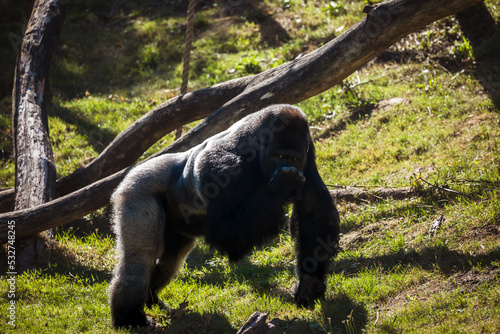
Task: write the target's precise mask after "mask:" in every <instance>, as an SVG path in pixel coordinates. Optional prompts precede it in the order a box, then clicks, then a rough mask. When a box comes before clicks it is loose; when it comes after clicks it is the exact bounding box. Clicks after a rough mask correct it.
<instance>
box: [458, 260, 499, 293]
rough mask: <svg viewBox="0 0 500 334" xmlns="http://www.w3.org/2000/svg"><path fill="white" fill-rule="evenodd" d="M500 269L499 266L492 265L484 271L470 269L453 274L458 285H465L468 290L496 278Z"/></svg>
mask: <svg viewBox="0 0 500 334" xmlns="http://www.w3.org/2000/svg"><path fill="white" fill-rule="evenodd" d="M499 271H500V268H499V267H497V266H494V265H491V266H489V267H488V268H486V269H484V270H482V271H477V270H469V271H466V272H459V273H456V274H455V275H453V276H452V278H453V279H454V280H455V282H456V284H457V285H458V286H461V287H465V288H467V290H473V289H475V288H476V287H477V286H479V285H480V284H482V283H485V282H488V281H492V280H494V279H496V278H497V276H498V273H499Z"/></svg>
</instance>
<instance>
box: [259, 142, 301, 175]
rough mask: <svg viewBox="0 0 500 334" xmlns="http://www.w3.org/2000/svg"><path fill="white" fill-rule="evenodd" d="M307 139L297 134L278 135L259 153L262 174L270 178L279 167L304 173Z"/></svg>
mask: <svg viewBox="0 0 500 334" xmlns="http://www.w3.org/2000/svg"><path fill="white" fill-rule="evenodd" d="M308 147H309V139H308V138H307V137H305V136H303V135H302V134H299V133H294V134H293V133H288V134H287V133H279V134H277V135H276V136H275V138H274V140H273V141H271V142H270V143H268V144H267V145H266V147H265V148H264V149H263V150H262V151H261V152H260V165H261V169H262V174H263V175H264V176H265V177H270V176H271V175H272V174H273V172H274V171H275V170H276V169H277V168H279V167H294V168H296V169H297V170H299V171H304V169H305V166H306V163H307V151H308Z"/></svg>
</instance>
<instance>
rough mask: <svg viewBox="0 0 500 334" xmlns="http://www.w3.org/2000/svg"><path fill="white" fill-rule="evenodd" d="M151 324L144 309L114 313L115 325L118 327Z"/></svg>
mask: <svg viewBox="0 0 500 334" xmlns="http://www.w3.org/2000/svg"><path fill="white" fill-rule="evenodd" d="M112 315H113V314H112ZM149 324H150V321H148V318H147V317H146V314H145V313H144V312H143V311H132V312H123V313H121V314H120V315H113V326H115V327H116V328H118V327H145V326H147V325H149Z"/></svg>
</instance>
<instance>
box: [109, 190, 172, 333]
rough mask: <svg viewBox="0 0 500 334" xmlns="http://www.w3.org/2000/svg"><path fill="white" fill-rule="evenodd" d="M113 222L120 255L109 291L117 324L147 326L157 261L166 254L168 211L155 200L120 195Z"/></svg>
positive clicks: (112, 314) (112, 311)
mask: <svg viewBox="0 0 500 334" xmlns="http://www.w3.org/2000/svg"><path fill="white" fill-rule="evenodd" d="M123 197H125V196H123ZM113 222H114V229H115V233H116V234H117V250H118V254H119V262H118V264H117V266H116V268H115V271H114V273H113V279H112V281H111V284H110V290H109V291H110V306H111V317H112V320H113V325H114V326H115V327H122V326H146V325H147V324H148V321H147V317H146V314H145V313H144V305H145V303H146V300H147V298H148V290H149V286H150V282H151V277H152V273H153V270H154V267H155V263H156V259H157V258H159V257H161V255H162V252H163V241H164V239H163V235H164V227H165V214H164V208H163V205H162V203H161V201H160V200H158V199H156V198H154V197H146V196H143V197H142V198H140V200H137V199H135V200H134V201H132V200H126V198H119V197H118V196H117V199H116V200H115V206H114V216H113Z"/></svg>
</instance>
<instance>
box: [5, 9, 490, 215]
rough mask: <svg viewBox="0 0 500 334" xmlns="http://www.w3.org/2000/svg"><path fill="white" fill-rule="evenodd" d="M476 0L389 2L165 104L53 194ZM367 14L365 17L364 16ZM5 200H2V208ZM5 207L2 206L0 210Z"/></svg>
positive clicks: (338, 72)
mask: <svg viewBox="0 0 500 334" xmlns="http://www.w3.org/2000/svg"><path fill="white" fill-rule="evenodd" d="M479 2H481V1H480V0H454V1H445V0H439V1H432V0H425V1H411V0H397V1H388V2H386V3H382V4H379V5H378V6H376V7H367V8H371V10H370V11H369V12H368V15H367V18H365V19H363V20H362V21H360V22H359V23H358V24H357V25H355V26H354V27H352V28H351V29H350V30H349V31H347V32H345V33H344V34H342V35H341V36H339V37H338V38H336V39H334V40H332V41H331V42H329V43H328V44H326V45H324V46H323V47H321V48H319V49H317V50H315V51H313V52H311V53H310V54H308V55H306V56H304V57H302V58H299V59H297V60H295V61H293V62H290V63H287V64H284V65H281V66H278V67H276V68H273V69H270V70H268V71H266V72H263V73H260V74H257V75H254V76H250V77H244V78H240V79H235V80H231V81H228V82H225V83H221V84H218V85H215V86H213V87H210V88H206V89H202V90H199V91H196V92H193V93H189V94H186V95H182V96H179V97H177V98H175V99H172V100H169V101H167V102H165V103H163V104H161V105H160V106H158V107H157V108H155V109H154V110H153V111H151V112H149V113H148V114H146V115H144V116H143V117H142V118H140V119H139V120H138V121H136V122H135V123H134V124H132V125H131V126H130V127H129V128H127V129H126V130H125V131H123V132H122V133H121V134H120V135H119V136H118V137H117V138H116V139H115V140H114V141H113V142H112V143H111V144H110V145H109V146H108V147H107V148H106V149H105V150H104V151H103V152H102V153H101V154H100V155H99V157H98V158H97V159H95V160H94V161H93V162H92V163H90V164H89V165H88V166H86V167H84V168H82V169H80V170H78V171H76V172H75V173H73V174H72V175H69V176H67V177H65V178H63V179H61V180H59V181H58V184H57V189H58V195H59V196H62V195H65V194H68V193H70V192H72V191H75V190H77V189H80V188H81V187H83V186H86V185H88V184H90V183H92V182H95V181H97V180H99V179H101V178H103V177H105V176H108V175H111V174H112V173H114V172H117V171H119V170H121V169H123V168H126V167H128V166H130V165H131V164H132V163H133V162H134V161H136V160H137V159H138V158H139V157H140V156H141V155H142V153H143V152H144V151H145V150H147V149H148V148H149V147H150V146H151V145H153V144H154V143H155V142H156V141H157V140H158V139H159V138H161V137H163V136H164V135H166V134H167V133H169V132H171V131H173V130H174V129H177V128H179V127H180V126H182V125H184V124H187V123H189V122H192V121H195V120H198V119H201V118H202V117H205V116H207V115H209V114H210V113H211V112H212V111H213V110H216V109H217V110H216V112H215V113H213V114H212V115H211V116H210V117H208V118H207V119H206V120H205V121H204V122H203V123H201V124H200V125H199V126H198V127H197V128H196V129H193V130H192V132H191V133H188V135H185V136H183V137H181V138H180V140H178V141H176V142H175V143H174V144H173V145H171V146H169V147H168V148H166V149H164V150H163V151H161V152H160V153H158V154H163V153H167V152H176V151H182V150H187V149H189V148H190V147H192V146H194V145H195V144H198V143H200V142H201V141H203V140H204V139H206V138H208V137H210V136H211V135H213V134H215V133H217V132H219V131H221V130H223V129H225V128H227V127H228V126H229V125H231V124H232V123H234V122H235V121H236V120H238V119H240V118H241V117H243V116H245V115H248V114H249V113H251V112H254V111H256V110H259V109H261V108H262V107H265V106H267V105H269V104H272V103H291V104H293V103H297V102H300V101H303V100H305V99H307V98H309V97H311V96H314V95H317V94H319V93H321V92H323V91H325V90H327V89H329V88H331V87H332V86H334V85H336V84H337V83H339V82H340V81H341V80H343V79H344V78H346V77H347V76H348V75H350V74H351V73H352V72H354V71H355V70H357V69H358V68H360V67H361V66H362V65H364V64H365V63H367V62H368V61H370V60H371V59H373V58H374V57H375V56H376V55H378V54H379V53H381V52H382V51H384V50H385V49H387V48H388V47H389V46H390V45H392V44H394V43H395V42H397V41H398V40H399V39H400V38H401V37H403V36H405V35H407V34H409V33H411V32H413V31H415V30H418V29H420V28H422V27H424V26H425V25H427V24H429V23H431V22H433V21H435V20H437V19H440V18H443V17H446V16H448V15H451V14H454V13H456V12H458V11H461V10H463V9H465V8H467V7H469V6H472V5H474V4H476V3H479ZM367 11H368V10H367ZM8 196H9V195H8V194H6V196H5V197H4V201H9V197H8ZM0 200H2V198H1V197H0ZM1 207H8V206H7V205H0V208H1Z"/></svg>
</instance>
